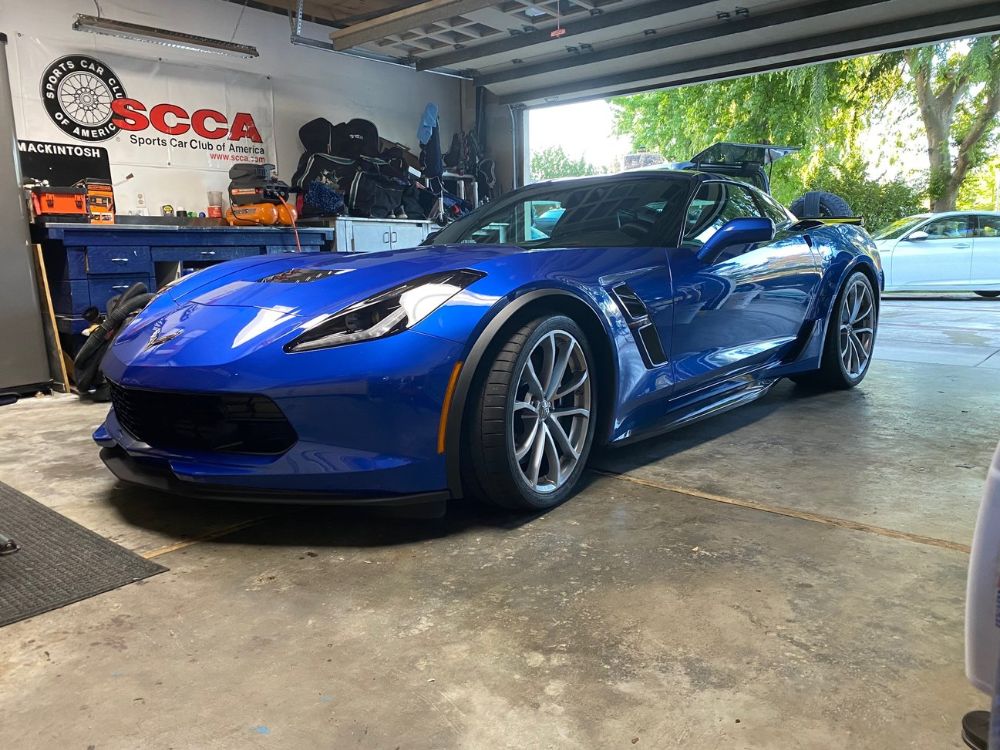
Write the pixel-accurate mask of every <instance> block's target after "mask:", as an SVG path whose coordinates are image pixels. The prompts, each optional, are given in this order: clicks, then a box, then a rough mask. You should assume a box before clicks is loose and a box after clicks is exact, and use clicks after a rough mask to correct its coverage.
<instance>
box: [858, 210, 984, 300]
mask: <svg viewBox="0 0 1000 750" xmlns="http://www.w3.org/2000/svg"><path fill="white" fill-rule="evenodd" d="M874 239H875V244H876V245H877V246H878V249H879V253H880V254H881V256H882V268H883V270H884V272H885V290H886V291H887V292H903V291H905V292H976V293H977V294H980V295H981V296H983V297H1000V212H996V211H951V212H948V213H939V214H918V215H916V216H908V217H907V218H905V219H900V220H899V221H895V222H893V223H892V224H890V225H889V226H887V227H885V228H883V229H882V230H881V231H879V232H876V233H875V235H874Z"/></svg>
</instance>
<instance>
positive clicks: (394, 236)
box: [390, 232, 399, 242]
mask: <svg viewBox="0 0 1000 750" xmlns="http://www.w3.org/2000/svg"><path fill="white" fill-rule="evenodd" d="M390 239H391V240H392V241H393V242H398V241H399V236H398V235H397V234H396V233H395V232H392V233H391V234H390Z"/></svg>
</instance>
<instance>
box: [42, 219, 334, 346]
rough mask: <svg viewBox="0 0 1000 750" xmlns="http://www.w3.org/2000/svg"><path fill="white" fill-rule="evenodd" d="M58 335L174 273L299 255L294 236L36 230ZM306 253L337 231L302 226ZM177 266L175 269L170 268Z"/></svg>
mask: <svg viewBox="0 0 1000 750" xmlns="http://www.w3.org/2000/svg"><path fill="white" fill-rule="evenodd" d="M36 230H37V232H36V241H40V242H41V244H42V251H43V254H44V256H45V267H46V272H47V275H48V277H49V287H50V289H51V291H52V304H53V307H54V308H55V312H56V322H57V325H58V328H59V332H60V333H64V334H73V333H80V332H81V331H83V330H84V329H85V328H87V326H88V325H89V324H88V323H87V322H86V321H85V320H84V317H83V313H84V311H86V310H87V308H89V307H97V308H98V309H100V310H101V311H102V312H103V311H104V308H105V305H106V303H107V301H108V300H109V299H111V298H112V297H113V296H115V295H116V294H121V293H122V292H123V291H125V290H126V289H128V287H129V286H131V285H132V284H134V283H135V282H137V281H141V282H143V283H144V284H146V286H147V287H149V289H150V290H151V291H152V290H155V289H156V288H157V278H158V277H159V278H160V279H163V278H164V275H165V274H166V273H169V272H170V271H171V270H173V269H176V264H180V265H181V266H182V267H183V268H185V269H187V270H189V269H193V268H202V267H204V266H208V265H212V264H213V263H221V262H222V261H226V260H233V259H235V258H245V257H247V256H249V255H272V254H278V253H289V252H295V251H296V245H295V233H294V232H293V231H292V230H291V229H288V228H277V227H226V226H174V225H162V224H116V225H112V226H102V225H99V224H72V223H53V224H47V225H45V226H44V227H36ZM298 231H299V242H300V244H301V246H302V250H303V251H315V250H326V249H329V248H330V247H331V246H332V243H333V235H334V230H333V229H330V228H315V227H300V228H299V230H298ZM171 264H173V269H171Z"/></svg>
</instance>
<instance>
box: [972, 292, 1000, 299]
mask: <svg viewBox="0 0 1000 750" xmlns="http://www.w3.org/2000/svg"><path fill="white" fill-rule="evenodd" d="M976 294H978V295H979V296H980V297H986V298H987V299H993V298H994V297H1000V292H976Z"/></svg>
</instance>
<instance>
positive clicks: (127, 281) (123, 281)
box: [74, 274, 156, 312]
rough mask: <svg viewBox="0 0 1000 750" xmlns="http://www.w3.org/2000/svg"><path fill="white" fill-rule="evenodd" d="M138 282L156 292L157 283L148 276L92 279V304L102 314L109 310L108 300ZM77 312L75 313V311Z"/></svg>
mask: <svg viewBox="0 0 1000 750" xmlns="http://www.w3.org/2000/svg"><path fill="white" fill-rule="evenodd" d="M137 281H141V282H142V283H143V284H145V285H146V288H147V289H148V290H149V291H151V292H152V291H156V282H155V281H154V279H153V277H152V276H149V275H148V274H142V275H133V276H112V277H108V278H103V279H97V278H92V279H90V282H89V283H90V304H91V305H94V306H95V307H98V308H99V309H100V310H101V311H102V312H104V310H105V309H106V308H107V303H108V300H109V299H111V298H112V297H114V296H115V295H116V294H121V293H122V292H124V291H125V290H126V289H128V288H129V287H130V286H132V285H133V284H135V283H136V282H137ZM74 312H75V311H74Z"/></svg>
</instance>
